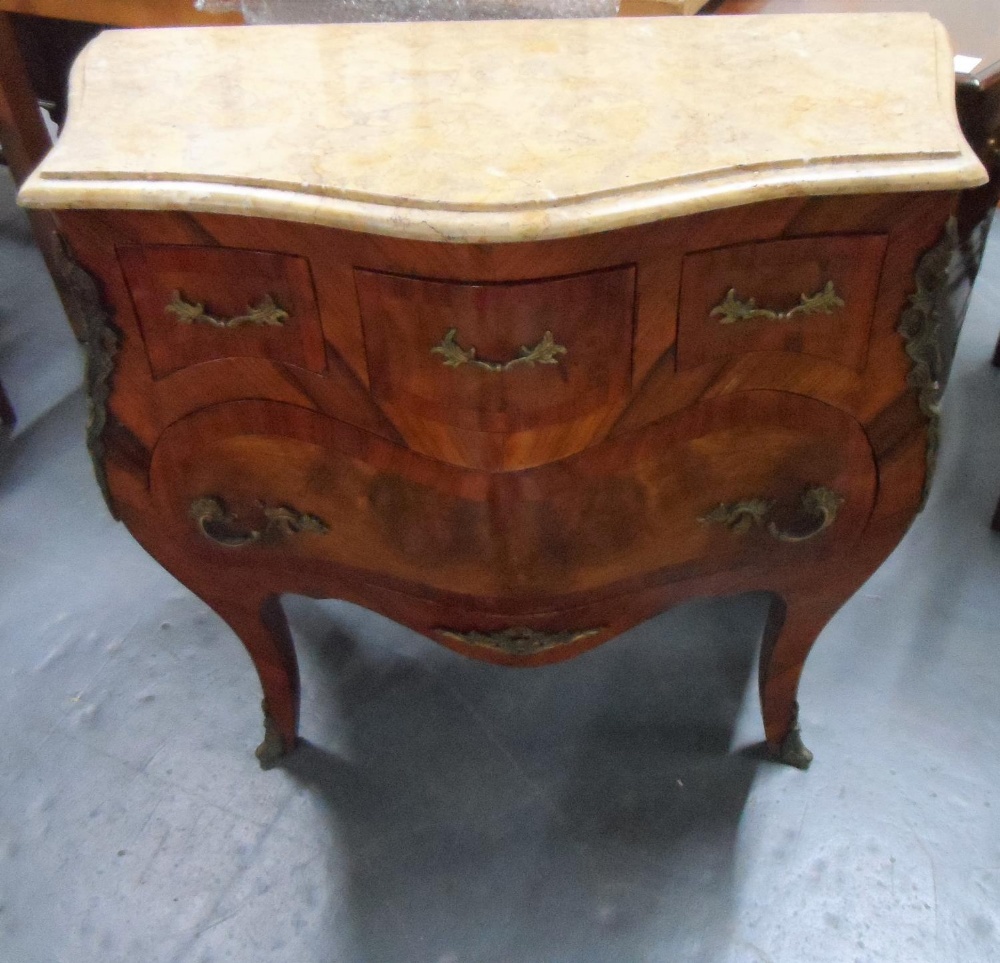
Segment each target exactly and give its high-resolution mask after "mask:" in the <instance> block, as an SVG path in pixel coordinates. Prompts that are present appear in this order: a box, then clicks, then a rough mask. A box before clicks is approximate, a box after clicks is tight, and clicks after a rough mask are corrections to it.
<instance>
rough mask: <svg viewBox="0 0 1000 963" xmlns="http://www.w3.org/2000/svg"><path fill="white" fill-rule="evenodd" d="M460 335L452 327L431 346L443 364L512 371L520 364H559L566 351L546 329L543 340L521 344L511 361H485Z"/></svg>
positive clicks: (432, 352) (432, 351) (531, 365)
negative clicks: (466, 345) (528, 344)
mask: <svg viewBox="0 0 1000 963" xmlns="http://www.w3.org/2000/svg"><path fill="white" fill-rule="evenodd" d="M457 336H458V329H457V328H450V329H449V330H448V333H447V334H445V336H444V337H443V338H442V339H441V343H440V344H436V345H434V347H433V348H431V354H439V355H441V359H442V364H444V365H445V366H446V367H448V368H458V367H459V366H460V365H463V364H471V365H473V366H474V367H476V368H482V369H483V370H484V371H510V369H511V368H515V367H517V366H518V365H527V366H528V367H533V366H534V365H536V364H558V363H559V356H560V355H563V354H565V353H566V349H565V348H564V347H563V346H562V345H561V344H556V342H555V339H554V338H553V337H552V332H551V331H546V332H545V334H543V335H542V340H541V341H539V342H538V344H536V345H534V347H530V348H529V347H528V346H527V345H525V344H522V345H521V350H520V353H519V354H518V356H517V357H516V358H511V359H510V361H483V360H482V359H481V358H477V357H476V349H475V348H463V347H462V346H461V345H460V344H459V343H458V341H457V340H456V339H457Z"/></svg>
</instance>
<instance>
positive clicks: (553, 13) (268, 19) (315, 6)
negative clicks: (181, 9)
mask: <svg viewBox="0 0 1000 963" xmlns="http://www.w3.org/2000/svg"><path fill="white" fill-rule="evenodd" d="M199 2H201V3H204V4H206V9H207V5H208V4H213V3H217V2H218V0H199ZM223 2H225V0H223ZM240 6H241V7H242V10H243V17H244V19H245V20H246V22H247V23H362V22H368V21H394V20H538V19H543V20H554V19H560V18H564V17H613V16H615V14H617V12H618V0H242V3H241V4H240Z"/></svg>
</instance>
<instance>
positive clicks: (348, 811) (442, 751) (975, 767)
mask: <svg viewBox="0 0 1000 963" xmlns="http://www.w3.org/2000/svg"><path fill="white" fill-rule="evenodd" d="M11 197H12V191H11V189H10V185H9V182H7V181H6V180H5V173H4V172H2V171H0V379H2V380H3V381H4V382H5V383H6V384H7V386H8V389H9V391H10V394H11V396H12V400H13V402H14V404H15V406H16V407H17V409H18V413H19V415H20V419H21V420H20V423H19V426H18V428H17V430H16V431H15V432H14V433H13V435H11V436H8V437H7V438H6V439H5V440H3V441H2V442H0V731H2V733H3V736H2V738H0V963H55V961H59V963H93V961H101V963H118V961H122V963H124V961H128V963H161V961H162V963H168V961H169V963H208V961H222V960H235V961H241V963H259V961H287V963H313V961H315V963H584V961H594V963H606V961H615V963H688V961H691V963H852V961H865V963H867V961H879V963H896V961H898V963H952V961H955V963H958V961H961V963H978V961H983V963H987V961H989V963H995V961H997V960H998V959H1000V796H998V793H997V789H998V786H1000V752H998V745H1000V697H998V693H1000V654H998V643H1000V599H998V588H1000V536H997V535H994V534H992V533H991V532H990V531H989V528H988V524H989V519H990V515H991V513H992V509H993V505H994V502H995V500H996V498H997V496H998V494H1000V372H997V371H996V370H994V369H992V368H991V367H990V366H989V356H990V352H991V349H992V343H993V341H994V340H995V338H996V335H997V331H998V328H1000V239H997V238H995V239H994V240H993V243H992V246H991V249H990V251H989V254H988V260H987V264H986V267H985V270H984V273H983V276H982V278H981V279H980V281H979V285H978V288H977V291H976V295H975V298H974V301H973V304H972V308H971V312H970V316H969V319H968V323H967V325H966V330H965V332H964V334H963V339H962V344H961V349H960V353H959V356H958V360H957V363H956V365H955V370H954V374H953V379H952V384H951V387H950V389H949V393H948V397H947V402H946V410H945V434H944V439H945V440H944V454H943V463H942V465H941V467H940V470H939V474H938V478H937V482H936V486H935V489H934V493H933V495H932V497H931V500H930V504H929V505H928V507H927V510H926V511H925V513H924V514H923V515H922V516H921V517H920V519H919V520H918V521H917V523H916V524H915V525H914V527H913V529H912V531H911V532H910V534H909V535H908V536H907V538H906V539H905V541H904V542H903V544H902V545H901V546H900V548H899V550H898V551H897V552H896V553H895V554H894V555H893V557H892V558H891V559H890V560H889V562H888V563H887V564H886V565H885V566H884V567H883V568H882V569H881V570H880V571H879V572H878V573H877V574H876V575H875V577H874V578H872V579H871V581H870V582H869V583H868V585H867V586H865V588H864V589H863V590H862V591H861V592H860V593H859V594H858V595H857V596H856V597H855V598H854V599H853V600H852V601H851V602H850V603H849V604H848V605H847V606H846V607H845V608H844V609H843V610H842V611H841V613H840V614H839V615H838V616H837V617H836V619H835V620H834V622H833V623H832V624H831V625H830V627H829V629H828V630H827V631H826V633H825V634H824V636H823V637H822V639H821V640H820V643H819V644H818V646H817V648H816V650H815V652H814V654H813V657H812V658H811V660H810V662H809V665H808V666H807V671H806V676H805V680H804V683H803V686H802V693H801V695H802V721H803V727H804V731H805V735H806V741H807V743H808V744H809V746H810V747H811V748H812V749H813V750H814V751H815V753H816V762H815V763H814V764H813V767H812V769H811V770H810V771H809V772H808V773H801V772H798V771H795V770H792V769H787V768H783V767H780V766H774V765H772V764H770V763H768V762H765V761H763V760H762V759H761V758H760V755H759V752H758V751H757V750H756V749H755V748H754V747H755V744H756V743H757V741H758V740H759V739H760V735H761V729H760V722H759V717H758V708H757V699H756V693H755V690H754V678H753V673H754V659H755V654H756V647H757V645H758V643H759V640H760V634H761V628H762V620H763V615H764V604H763V600H762V599H760V598H756V597H743V598H736V599H730V600H725V601H703V602H697V603H692V604H689V605H687V606H684V607H682V608H679V609H676V610H674V611H673V612H670V613H667V614H666V615H663V616H661V617H659V618H657V619H655V620H653V621H651V622H650V623H648V624H646V625H644V626H642V627H641V628H639V629H636V630H634V631H632V632H630V633H628V634H627V635H626V636H624V637H622V638H621V639H620V640H619V641H617V642H615V643H612V644H610V645H607V646H604V647H602V648H601V649H599V650H597V651H596V652H593V653H591V654H589V655H586V656H584V657H581V658H579V659H577V660H575V661H573V662H570V663H567V664H564V665H560V666H555V667H552V668H548V669H541V670H534V671H523V672H519V671H513V670H504V669H499V668H495V667H490V666H485V665H481V664H478V663H473V662H470V661H466V660H462V659H460V658H459V657H457V656H454V655H452V654H451V653H449V652H447V651H444V650H442V649H440V648H438V647H437V646H435V645H434V644H433V643H431V642H429V641H427V640H425V639H422V638H420V637H419V636H416V635H414V634H413V633H411V632H409V631H406V630H404V629H402V628H400V627H398V626H396V625H393V624H392V623H390V622H388V621H386V620H385V619H382V618H380V617H378V616H374V615H371V614H369V613H366V612H364V611H362V610H360V609H357V608H354V607H352V606H349V605H345V604H342V603H337V602H325V603H317V602H311V601H307V600H302V599H289V600H288V603H287V607H288V609H289V612H290V616H291V620H292V625H293V630H294V633H295V636H296V640H297V644H298V646H299V650H300V655H301V659H302V669H303V680H304V690H305V691H304V719H303V732H304V734H305V736H306V738H307V740H308V742H307V744H306V745H305V746H303V748H302V749H301V750H300V751H298V752H297V753H296V754H295V755H294V756H293V757H292V758H291V760H290V761H289V762H288V763H287V765H286V766H285V767H284V768H282V769H278V770H275V771H272V772H270V773H263V772H261V771H260V770H259V769H258V767H257V765H256V762H255V761H254V758H253V756H252V749H253V746H254V745H255V743H256V742H257V740H258V738H259V734H260V719H259V710H258V699H259V692H258V688H257V682H256V677H255V676H254V674H253V672H252V670H251V667H250V663H249V661H248V659H247V658H246V656H245V654H244V652H243V650H242V648H241V647H240V645H239V643H238V642H237V641H236V640H235V638H234V637H233V636H232V635H231V633H230V632H229V631H228V630H227V629H226V628H225V627H224V626H223V625H222V623H221V622H220V620H219V619H218V618H217V617H216V616H215V615H214V614H213V613H211V612H210V611H209V610H208V609H206V608H205V606H204V605H202V604H201V603H200V602H198V601H197V600H196V599H194V598H193V597H192V596H191V595H190V594H189V593H187V592H186V591H185V589H184V588H183V587H182V586H180V585H179V584H178V583H177V582H176V581H174V580H173V579H172V578H171V577H170V576H169V575H167V574H166V573H165V572H164V571H162V570H161V569H160V568H159V567H158V566H157V565H156V564H155V563H154V562H153V561H152V560H151V559H149V558H148V557H147V556H146V555H145V554H144V553H143V552H142V550H141V549H140V548H139V547H138V546H137V545H136V544H135V543H134V542H133V541H132V539H131V537H130V536H129V534H128V532H126V531H125V529H124V528H122V527H121V526H119V525H117V524H115V523H114V522H113V521H112V520H111V519H110V518H109V517H108V515H107V512H106V511H105V509H104V506H103V503H102V502H101V499H100V496H99V494H98V491H97V487H96V485H95V484H94V481H93V478H92V474H91V469H90V465H89V462H88V460H87V456H86V453H85V450H84V445H83V429H84V420H85V405H84V398H83V396H82V393H81V391H80V389H79V387H78V386H79V383H80V371H81V368H80V360H79V352H78V349H77V346H76V344H75V342H74V341H73V339H72V337H71V336H70V334H69V331H68V329H67V328H66V326H65V321H64V319H63V317H62V315H61V312H60V309H59V305H58V302H57V300H56V298H55V296H54V294H53V292H52V289H51V286H50V284H49V282H48V279H47V277H46V275H45V273H44V269H43V267H42V262H41V259H40V258H39V257H38V255H37V254H36V252H35V251H34V249H33V248H32V246H31V243H30V236H29V235H28V232H27V227H26V224H25V221H24V219H23V217H22V216H21V215H20V214H19V213H18V212H17V211H15V210H14V208H13V205H12V201H11Z"/></svg>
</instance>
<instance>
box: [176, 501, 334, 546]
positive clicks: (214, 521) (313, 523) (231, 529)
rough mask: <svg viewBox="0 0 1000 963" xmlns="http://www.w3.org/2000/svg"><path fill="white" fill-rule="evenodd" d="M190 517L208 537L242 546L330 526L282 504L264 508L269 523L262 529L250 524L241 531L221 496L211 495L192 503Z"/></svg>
mask: <svg viewBox="0 0 1000 963" xmlns="http://www.w3.org/2000/svg"><path fill="white" fill-rule="evenodd" d="M191 517H192V518H193V519H194V520H195V523H196V524H197V526H198V531H200V532H201V534H202V535H204V537H205V538H207V539H208V540H209V541H210V542H215V544H216V545H222V546H223V547H224V548H243V547H244V546H246V545H252V544H254V543H255V542H275V541H278V540H279V539H282V538H287V537H288V536H290V535H297V534H298V533H299V532H314V533H315V534H317V535H322V534H324V533H325V532H328V531H329V530H330V529H329V528H328V527H327V526H326V524H325V523H323V522H322V521H320V519H318V518H317V517H316V516H315V515H305V514H303V513H302V512H297V511H295V510H294V509H292V508H287V507H285V506H284V505H279V506H277V507H273V508H271V507H265V508H264V517H265V518H266V519H267V524H266V525H265V526H264V528H263V530H260V529H255V528H250V529H244V530H242V531H241V530H240V529H239V528H237V526H236V517H235V516H234V515H232V514H231V513H230V512H228V511H227V510H226V506H225V503H224V502H223V501H222V499H221V498H214V497H211V496H207V497H205V498H197V499H195V500H194V501H193V502H192V503H191Z"/></svg>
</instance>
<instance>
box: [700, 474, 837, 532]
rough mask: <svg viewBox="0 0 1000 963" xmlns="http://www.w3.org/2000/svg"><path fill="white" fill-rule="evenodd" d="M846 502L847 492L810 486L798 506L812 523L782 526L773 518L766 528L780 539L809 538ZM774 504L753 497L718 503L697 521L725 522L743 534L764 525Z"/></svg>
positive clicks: (820, 530)
mask: <svg viewBox="0 0 1000 963" xmlns="http://www.w3.org/2000/svg"><path fill="white" fill-rule="evenodd" d="M843 504H844V496H843V495H840V494H838V493H837V492H835V491H833V490H831V489H829V488H823V487H822V486H817V487H814V488H807V489H806V490H805V491H804V492H803V493H802V495H801V497H800V498H799V505H798V509H799V513H800V515H801V516H803V517H804V519H805V522H806V523H809V522H812V524H811V525H809V524H807V525H805V526H804V527H803V528H802V529H801V530H799V529H798V528H797V527H796V528H793V529H791V530H782V529H780V528H778V526H777V525H776V524H775V523H774V522H773V521H772V522H768V523H767V530H768V532H769V533H770V534H771V537H772V538H776V539H777V540H778V541H779V542H807V541H809V539H811V538H815V537H816V536H817V535H819V533H820V532H822V531H825V530H826V529H827V528H829V527H830V526H831V525H832V524H833V523H834V521H835V520H836V518H837V513H838V512H839V511H840V507H841V505H843ZM773 508H774V502H773V501H768V500H767V499H764V498H752V499H747V500H745V501H741V502H732V503H730V504H721V505H717V506H716V507H715V508H713V509H712V510H711V511H710V512H707V513H706V514H704V515H702V516H701V517H700V518H699V519H698V521H699V522H702V523H703V524H707V525H712V524H715V525H725V526H726V528H728V529H729V530H730V531H731V532H735V533H737V534H740V535H742V534H744V533H745V532H748V531H750V529H751V528H753V527H755V526H756V527H761V526H763V525H764V520H765V518H766V517H767V515H768V514H769V513H770V512H771V510H772V509H773Z"/></svg>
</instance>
